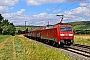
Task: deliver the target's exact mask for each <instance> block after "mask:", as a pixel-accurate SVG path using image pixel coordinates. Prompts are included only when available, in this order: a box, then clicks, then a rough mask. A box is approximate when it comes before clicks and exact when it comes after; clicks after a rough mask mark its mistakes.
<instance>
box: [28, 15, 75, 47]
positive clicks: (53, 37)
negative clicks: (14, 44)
mask: <svg viewBox="0 0 90 60" xmlns="http://www.w3.org/2000/svg"><path fill="white" fill-rule="evenodd" d="M59 16H62V19H61V22H62V20H63V15H59ZM61 22H60V23H58V24H55V25H54V26H53V25H47V26H44V27H41V28H37V29H34V30H32V31H30V32H29V33H28V36H30V37H33V38H35V39H41V40H42V41H44V40H47V41H53V42H54V43H55V44H56V43H57V45H68V46H70V45H72V44H73V43H74V32H73V30H72V26H71V25H69V24H63V23H61Z"/></svg>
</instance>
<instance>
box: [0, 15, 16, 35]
mask: <svg viewBox="0 0 90 60" xmlns="http://www.w3.org/2000/svg"><path fill="white" fill-rule="evenodd" d="M15 31H16V28H15V26H14V25H13V23H10V22H9V21H8V19H5V20H4V18H3V17H2V15H1V14H0V34H1V33H2V34H8V35H14V34H15Z"/></svg>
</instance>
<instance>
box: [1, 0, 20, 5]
mask: <svg viewBox="0 0 90 60" xmlns="http://www.w3.org/2000/svg"><path fill="white" fill-rule="evenodd" d="M18 1H19V0H0V6H14V5H15V4H16V3H18Z"/></svg>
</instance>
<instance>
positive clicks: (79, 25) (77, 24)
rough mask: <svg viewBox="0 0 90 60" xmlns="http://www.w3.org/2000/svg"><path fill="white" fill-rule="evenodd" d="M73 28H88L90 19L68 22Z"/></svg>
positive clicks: (89, 27)
mask: <svg viewBox="0 0 90 60" xmlns="http://www.w3.org/2000/svg"><path fill="white" fill-rule="evenodd" d="M69 24H71V25H72V26H73V29H74V30H81V29H82V30H86V29H89V30H90V21H80V22H70V23H69Z"/></svg>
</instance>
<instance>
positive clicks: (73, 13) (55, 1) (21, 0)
mask: <svg viewBox="0 0 90 60" xmlns="http://www.w3.org/2000/svg"><path fill="white" fill-rule="evenodd" d="M0 14H2V16H3V17H4V19H8V20H9V22H10V23H13V24H14V25H25V21H26V25H35V26H45V25H47V24H48V22H49V24H51V25H53V24H57V23H59V22H60V19H61V17H59V16H56V15H64V19H63V23H67V22H76V21H90V0H0Z"/></svg>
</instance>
